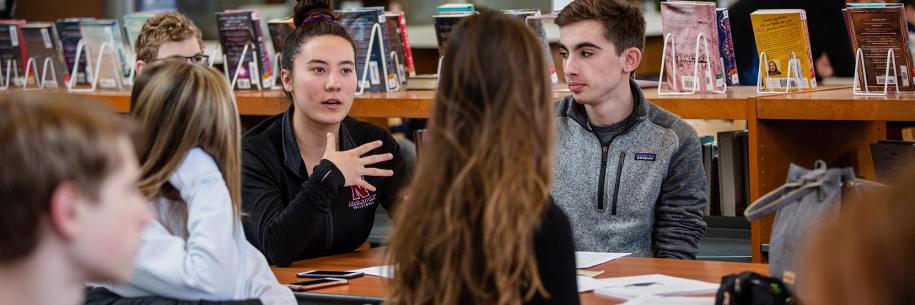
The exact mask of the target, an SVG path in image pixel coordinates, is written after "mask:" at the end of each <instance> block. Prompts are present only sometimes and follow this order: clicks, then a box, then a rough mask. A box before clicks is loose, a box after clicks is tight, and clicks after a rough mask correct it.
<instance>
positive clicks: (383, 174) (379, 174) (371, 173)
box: [361, 168, 394, 177]
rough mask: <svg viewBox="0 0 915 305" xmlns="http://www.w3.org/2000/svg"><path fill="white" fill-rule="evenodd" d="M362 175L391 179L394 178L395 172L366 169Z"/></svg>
mask: <svg viewBox="0 0 915 305" xmlns="http://www.w3.org/2000/svg"><path fill="white" fill-rule="evenodd" d="M361 174H362V176H373V177H390V176H394V171H392V170H389V169H380V168H366V169H363V170H362V173H361Z"/></svg>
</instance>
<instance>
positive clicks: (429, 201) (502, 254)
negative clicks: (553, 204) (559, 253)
mask: <svg viewBox="0 0 915 305" xmlns="http://www.w3.org/2000/svg"><path fill="white" fill-rule="evenodd" d="M450 37H451V38H450V39H449V41H448V45H447V46H446V51H445V52H444V55H445V57H444V60H443V67H442V75H441V78H440V80H439V90H438V92H437V94H436V97H435V106H434V110H433V113H432V118H431V120H430V121H429V124H430V126H429V129H428V131H427V133H428V134H429V142H428V144H425V145H424V147H423V149H424V151H423V158H422V159H421V160H420V161H419V164H418V165H417V170H416V176H415V177H413V182H412V183H411V184H410V185H409V186H408V187H407V190H406V195H405V196H404V197H403V198H404V199H402V200H401V201H400V202H399V203H398V204H397V209H395V212H394V213H395V215H394V233H393V236H392V237H391V244H390V247H389V249H388V255H389V257H388V260H389V261H390V263H391V264H392V265H394V266H395V269H394V278H393V280H391V288H392V289H391V297H390V298H389V299H388V300H387V302H386V304H397V305H400V304H410V305H429V304H436V305H459V304H491V305H520V304H521V303H523V302H524V301H526V300H530V299H532V298H533V297H535V296H536V295H537V294H539V295H541V296H544V297H549V294H548V292H547V291H546V289H545V288H544V286H543V283H542V281H541V279H540V275H539V272H538V265H537V258H536V257H535V254H534V235H535V232H536V230H537V228H538V226H539V225H540V223H541V222H542V220H543V218H544V215H545V212H546V208H547V202H548V198H549V190H550V185H551V183H552V165H553V121H552V118H553V112H552V107H551V103H550V98H551V90H550V85H549V81H548V80H547V72H546V71H547V70H546V63H545V61H544V55H543V51H542V48H541V45H540V43H539V41H538V40H537V38H536V37H535V36H534V34H533V32H532V31H531V30H530V29H529V28H528V27H527V26H526V25H524V24H522V23H521V22H520V21H518V20H515V18H512V17H509V16H506V15H503V14H499V13H495V12H492V11H490V10H486V9H482V10H481V13H480V14H479V15H476V16H472V17H468V18H467V19H465V20H464V21H462V22H461V23H460V24H459V25H458V27H457V29H456V30H455V31H454V32H452V33H451V36H450Z"/></svg>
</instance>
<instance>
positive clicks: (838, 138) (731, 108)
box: [57, 86, 915, 262]
mask: <svg viewBox="0 0 915 305" xmlns="http://www.w3.org/2000/svg"><path fill="white" fill-rule="evenodd" d="M57 91H62V92H66V91H64V90H57ZM644 92H645V96H646V98H648V99H649V100H650V101H652V102H653V103H655V104H657V105H659V106H661V107H663V108H665V109H667V110H668V111H671V112H673V113H675V114H677V115H679V116H681V117H683V118H686V119H730V120H746V121H747V127H748V129H749V131H750V132H749V142H750V143H749V144H750V173H749V174H750V198H751V200H755V199H756V198H759V197H760V196H762V195H764V194H765V193H767V192H770V191H772V190H774V189H775V188H777V187H778V186H780V185H782V184H783V183H784V182H785V179H786V176H787V170H788V165H789V164H790V163H796V164H798V165H801V166H805V167H812V166H813V164H814V161H816V160H817V159H822V160H825V161H826V162H827V164H828V165H829V166H830V167H839V166H852V167H854V168H855V172H856V173H857V174H858V175H859V176H862V177H865V178H873V177H875V170H874V167H873V162H872V161H871V154H870V148H869V145H870V144H872V143H875V142H877V141H879V140H883V139H886V121H915V93H903V94H890V95H889V96H887V97H860V96H853V95H852V93H851V88H850V86H821V87H818V88H816V89H814V90H811V91H804V92H790V93H776V94H765V95H759V94H757V93H756V88H755V87H732V88H728V91H727V93H725V94H697V95H690V96H658V94H657V89H654V88H652V89H645V90H644ZM88 94H89V95H92V96H95V97H97V98H99V100H101V101H104V102H105V103H107V104H108V105H110V106H111V107H112V108H113V109H114V110H116V111H120V112H126V111H128V108H129V92H126V91H99V92H96V93H88ZM568 94H569V93H568V92H567V91H561V90H559V91H555V92H554V94H553V97H554V98H555V99H559V98H561V97H563V96H566V95H568ZM434 95H435V92H434V91H402V92H391V93H366V94H365V95H362V96H358V97H356V99H355V101H354V103H353V108H352V110H351V112H350V115H351V116H353V117H358V118H369V119H383V118H389V117H406V118H423V117H428V116H429V115H430V114H431V112H432V105H433V100H434ZM236 97H237V102H238V108H239V112H240V113H241V115H243V116H255V117H256V116H269V115H274V114H277V113H281V112H283V111H285V110H286V109H288V107H289V99H288V98H287V97H286V96H285V94H284V93H283V92H282V91H279V90H270V91H239V92H237V93H236ZM772 219H773V218H772V217H769V218H766V219H763V220H762V221H757V222H754V223H753V224H752V225H751V227H752V240H753V242H752V244H753V261H754V262H763V261H764V257H763V256H762V253H761V251H760V250H761V247H760V246H761V245H762V244H764V243H768V241H769V234H770V232H771V225H772Z"/></svg>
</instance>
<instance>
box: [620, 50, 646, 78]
mask: <svg viewBox="0 0 915 305" xmlns="http://www.w3.org/2000/svg"><path fill="white" fill-rule="evenodd" d="M622 60H623V71H624V72H626V73H631V72H632V71H635V69H636V68H638V67H639V63H641V62H642V51H641V50H639V49H638V48H628V49H626V50H625V51H623V54H622Z"/></svg>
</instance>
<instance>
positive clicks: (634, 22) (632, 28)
mask: <svg viewBox="0 0 915 305" xmlns="http://www.w3.org/2000/svg"><path fill="white" fill-rule="evenodd" d="M586 20H595V21H599V22H600V23H601V25H603V28H604V37H605V38H607V40H609V41H610V42H613V44H614V45H615V46H616V52H617V55H620V54H623V50H626V49H628V48H638V49H639V50H642V48H644V46H645V16H643V15H642V11H641V10H639V8H638V7H635V6H633V5H632V4H630V3H629V2H628V1H626V0H575V1H572V3H569V5H567V6H566V7H565V8H563V9H562V11H560V12H559V15H557V16H556V21H555V23H556V25H558V26H559V27H560V28H562V27H563V26H565V25H567V24H572V23H575V22H579V21H586Z"/></svg>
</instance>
